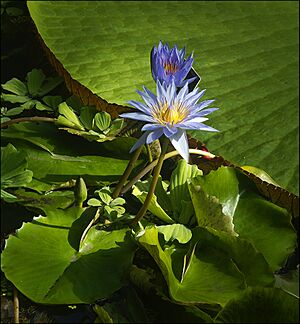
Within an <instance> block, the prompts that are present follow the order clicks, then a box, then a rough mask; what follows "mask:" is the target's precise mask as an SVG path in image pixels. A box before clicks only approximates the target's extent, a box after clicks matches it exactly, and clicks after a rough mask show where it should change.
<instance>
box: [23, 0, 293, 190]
mask: <svg viewBox="0 0 300 324" xmlns="http://www.w3.org/2000/svg"><path fill="white" fill-rule="evenodd" d="M27 4H28V8H29V11H30V14H31V17H32V18H33V20H34V22H35V24H36V27H37V30H38V32H39V34H40V35H41V37H42V39H43V41H44V43H45V45H46V46H45V48H46V50H47V54H48V56H49V58H50V61H51V62H52V63H53V64H54V66H55V67H56V69H57V70H58V72H59V73H60V74H61V75H63V76H64V78H65V80H66V83H67V85H68V86H69V88H70V90H72V92H74V93H76V94H77V95H78V96H80V97H81V98H82V100H83V101H85V102H86V103H95V104H97V103H98V106H99V107H100V108H101V109H105V110H108V111H110V113H114V114H116V112H115V111H114V109H115V108H118V107H116V106H115V105H108V104H107V102H106V101H108V102H110V103H117V104H121V105H124V104H125V102H127V101H128V100H130V99H137V98H138V95H137V94H136V93H135V92H134V90H135V89H136V88H138V89H140V88H141V87H142V85H145V86H147V87H150V88H152V89H154V82H153V80H152V78H151V73H150V64H149V53H150V50H151V48H152V46H153V45H154V44H158V42H159V40H162V41H163V42H166V41H167V42H169V43H170V45H171V46H173V45H174V44H177V45H178V46H179V47H183V46H184V45H186V47H187V52H188V53H190V52H192V51H193V50H194V58H195V62H194V68H195V70H196V71H197V72H198V73H199V74H200V76H201V78H202V81H201V83H200V86H201V88H207V89H208V91H207V98H217V101H216V106H217V107H219V108H220V110H219V111H217V112H215V113H214V114H213V115H212V117H211V119H210V122H209V124H210V125H212V126H213V127H215V128H217V129H219V130H220V131H221V132H220V133H214V134H211V133H205V132H194V133H193V134H194V136H196V137H197V138H199V139H201V140H203V141H205V142H206V144H207V146H208V147H209V149H210V150H211V151H213V152H214V153H216V154H219V155H222V156H224V158H226V159H227V160H230V161H232V162H235V163H237V164H240V165H243V164H247V165H253V166H256V167H259V168H261V169H263V170H266V171H267V173H269V174H270V175H271V176H272V178H274V179H275V181H276V182H278V183H279V184H280V185H281V186H283V187H284V188H287V189H288V190H290V191H292V192H294V193H297V192H298V190H299V189H298V188H299V187H298V182H299V180H298V179H299V176H298V146H299V144H298V138H297V134H298V129H299V123H298V4H297V2H293V1H284V2H283V1H282V2H278V1H273V2H264V1H258V2H255V1H253V2H248V3H243V2H231V1H229V2H228V1H222V2H219V1H209V2H208V1H204V2H203V1H185V2H182V1H172V2H165V1H155V2H151V1H134V2H131V1H109V2H101V1H82V2H73V1H68V2H65V1H64V2H61V1H28V2H27ZM57 26H60V30H59V32H58V31H57ZM100 97H101V98H102V99H104V100H101V99H100ZM283 121H284V124H283Z"/></svg>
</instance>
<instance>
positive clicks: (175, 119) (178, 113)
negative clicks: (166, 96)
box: [152, 102, 189, 125]
mask: <svg viewBox="0 0 300 324" xmlns="http://www.w3.org/2000/svg"><path fill="white" fill-rule="evenodd" d="M188 113H189V111H188V109H187V107H185V106H183V105H181V104H180V103H174V104H171V105H170V104H168V103H167V102H163V103H161V104H159V105H158V106H155V107H153V109H152V115H153V117H154V118H155V119H156V120H157V121H158V123H160V124H163V125H166V124H171V125H175V124H178V123H180V122H181V121H182V120H184V119H185V118H186V117H187V116H188Z"/></svg>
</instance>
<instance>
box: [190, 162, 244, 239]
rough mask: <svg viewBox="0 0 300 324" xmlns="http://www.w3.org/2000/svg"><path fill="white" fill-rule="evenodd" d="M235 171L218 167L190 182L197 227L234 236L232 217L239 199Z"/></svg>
mask: <svg viewBox="0 0 300 324" xmlns="http://www.w3.org/2000/svg"><path fill="white" fill-rule="evenodd" d="M238 184H239V183H238V180H237V177H236V175H235V170H234V169H233V168H229V167H220V168H219V169H218V170H216V171H211V172H210V173H209V174H208V175H206V176H198V177H196V178H194V179H193V180H191V183H190V184H189V190H190V194H191V197H192V202H193V204H194V209H195V212H196V218H197V222H198V225H199V226H208V227H212V228H215V229H218V230H221V231H226V232H228V233H231V234H232V235H236V233H235V230H234V222H233V217H234V213H235V209H236V205H237V203H238V199H239V187H238Z"/></svg>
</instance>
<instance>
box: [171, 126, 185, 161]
mask: <svg viewBox="0 0 300 324" xmlns="http://www.w3.org/2000/svg"><path fill="white" fill-rule="evenodd" d="M170 141H171V143H172V145H173V146H174V147H175V149H176V150H177V151H178V153H179V154H180V155H181V156H182V157H183V158H184V159H185V160H186V162H187V163H189V156H190V155H189V145H188V140H187V136H186V132H185V131H184V130H182V129H179V130H178V132H177V133H176V134H175V135H173V136H171V137H170Z"/></svg>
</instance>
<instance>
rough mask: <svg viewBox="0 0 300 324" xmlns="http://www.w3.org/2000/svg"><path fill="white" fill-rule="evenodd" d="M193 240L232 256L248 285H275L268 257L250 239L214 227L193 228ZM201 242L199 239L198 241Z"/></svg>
mask: <svg viewBox="0 0 300 324" xmlns="http://www.w3.org/2000/svg"><path fill="white" fill-rule="evenodd" d="M193 240H194V241H195V242H197V241H198V240H200V242H201V243H198V244H202V245H208V246H211V247H213V248H216V249H218V250H220V251H222V252H224V253H226V254H228V256H230V258H231V259H232V261H233V262H234V263H235V264H236V266H237V268H238V269H239V270H240V271H241V272H242V273H243V275H244V277H245V281H246V284H247V286H252V287H255V286H273V284H274V276H273V272H272V270H271V268H270V266H269V265H268V263H267V262H266V259H265V258H264V256H263V255H262V253H260V252H259V251H257V249H256V248H255V247H254V245H253V244H251V243H250V242H249V241H247V240H245V239H243V238H240V237H235V236H232V235H230V234H228V233H224V232H221V231H217V230H214V229H212V228H207V229H204V228H201V227H197V228H194V229H193ZM198 242H199V241H198Z"/></svg>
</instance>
